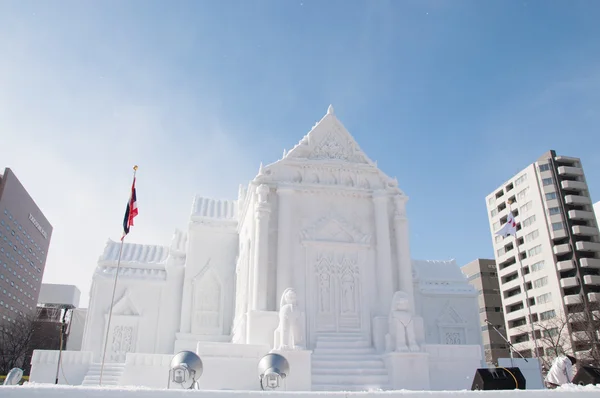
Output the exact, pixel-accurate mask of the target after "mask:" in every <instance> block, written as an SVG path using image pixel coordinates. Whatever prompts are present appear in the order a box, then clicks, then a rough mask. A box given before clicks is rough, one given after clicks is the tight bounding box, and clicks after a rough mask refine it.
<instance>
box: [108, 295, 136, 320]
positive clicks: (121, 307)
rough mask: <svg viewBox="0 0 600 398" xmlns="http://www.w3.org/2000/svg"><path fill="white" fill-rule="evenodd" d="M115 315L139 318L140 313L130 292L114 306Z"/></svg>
mask: <svg viewBox="0 0 600 398" xmlns="http://www.w3.org/2000/svg"><path fill="white" fill-rule="evenodd" d="M113 315H129V316H139V315H140V313H139V311H138V310H137V308H136V307H135V305H134V304H133V301H132V300H131V297H130V294H129V291H126V292H125V293H124V294H123V296H122V297H121V298H120V299H119V301H117V302H116V303H115V305H114V306H113Z"/></svg>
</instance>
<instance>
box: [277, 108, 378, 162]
mask: <svg viewBox="0 0 600 398" xmlns="http://www.w3.org/2000/svg"><path fill="white" fill-rule="evenodd" d="M285 158H287V159H293V158H297V159H309V160H331V161H342V162H348V163H358V164H365V165H367V164H368V165H374V163H373V162H372V161H371V160H370V159H369V158H368V157H367V156H366V155H365V153H364V152H363V151H362V150H361V149H360V147H359V146H358V144H357V143H356V141H354V138H352V136H351V135H350V133H349V132H348V130H346V128H345V127H344V125H343V124H342V123H341V122H340V121H339V120H338V119H337V118H336V117H335V115H334V113H333V107H332V106H331V105H330V106H329V109H327V114H326V115H325V117H323V119H321V120H320V121H319V122H318V123H317V124H316V125H315V126H314V127H313V129H312V130H311V131H310V132H309V133H308V134H307V135H306V136H304V138H302V140H301V141H300V142H299V143H298V145H296V146H295V147H294V148H292V149H291V150H290V151H289V152H288V153H287V154H286V155H285Z"/></svg>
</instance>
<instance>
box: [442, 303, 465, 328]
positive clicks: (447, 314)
mask: <svg viewBox="0 0 600 398" xmlns="http://www.w3.org/2000/svg"><path fill="white" fill-rule="evenodd" d="M438 322H439V323H440V324H444V325H456V324H458V325H464V324H465V323H466V322H465V321H464V319H463V318H462V317H461V316H460V315H459V314H458V312H456V310H455V309H454V307H452V305H450V303H446V305H445V306H444V309H443V310H442V312H441V313H440V315H439V317H438Z"/></svg>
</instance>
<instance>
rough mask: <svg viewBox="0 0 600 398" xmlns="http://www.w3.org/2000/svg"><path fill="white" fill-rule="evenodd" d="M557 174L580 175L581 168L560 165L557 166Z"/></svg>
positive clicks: (581, 172)
mask: <svg viewBox="0 0 600 398" xmlns="http://www.w3.org/2000/svg"><path fill="white" fill-rule="evenodd" d="M558 174H560V175H561V176H577V177H579V176H582V175H583V169H582V168H581V167H572V166H560V167H559V168H558Z"/></svg>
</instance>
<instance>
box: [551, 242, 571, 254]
mask: <svg viewBox="0 0 600 398" xmlns="http://www.w3.org/2000/svg"><path fill="white" fill-rule="evenodd" d="M553 250H554V254H556V255H559V254H565V253H568V252H570V251H571V247H570V246H569V244H568V243H565V244H564V245H556V246H554V249H553Z"/></svg>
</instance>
